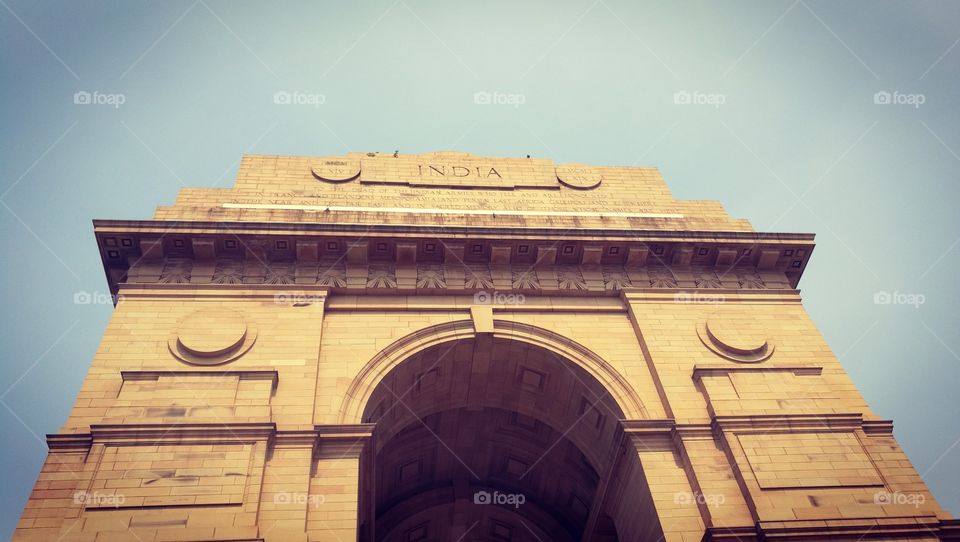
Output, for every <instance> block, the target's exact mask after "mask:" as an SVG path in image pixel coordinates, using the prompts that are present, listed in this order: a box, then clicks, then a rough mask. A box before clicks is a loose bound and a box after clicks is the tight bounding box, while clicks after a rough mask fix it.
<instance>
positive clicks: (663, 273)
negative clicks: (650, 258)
mask: <svg viewBox="0 0 960 542" xmlns="http://www.w3.org/2000/svg"><path fill="white" fill-rule="evenodd" d="M647 276H648V277H650V286H651V287H653V288H676V287H677V277H675V276H674V275H673V272H672V271H670V269H669V268H666V267H659V266H655V267H650V268H649V269H647Z"/></svg>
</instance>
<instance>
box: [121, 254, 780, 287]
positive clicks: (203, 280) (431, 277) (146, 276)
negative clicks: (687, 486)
mask: <svg viewBox="0 0 960 542" xmlns="http://www.w3.org/2000/svg"><path fill="white" fill-rule="evenodd" d="M350 265H355V264H350ZM350 269H351V272H350V274H348V264H347V262H346V260H344V259H342V258H339V259H332V258H331V259H325V260H321V261H320V262H312V263H310V262H291V261H286V262H283V261H280V262H269V263H264V262H261V261H260V260H257V259H253V260H247V259H221V260H218V261H216V262H214V261H204V262H200V261H194V260H192V259H189V258H182V257H178V258H166V259H163V260H137V261H135V262H133V265H132V266H131V268H130V270H129V271H128V273H127V282H129V283H131V284H150V283H155V284H171V285H175V284H215V285H216V284H222V285H230V284H266V285H273V286H286V285H294V284H302V285H318V286H326V287H330V288H357V287H361V288H362V287H364V286H365V287H366V288H371V289H390V288H404V289H407V288H416V289H418V290H447V289H449V290H453V291H459V290H467V291H470V290H472V291H476V290H494V289H497V281H496V280H494V272H493V269H492V268H491V267H490V266H489V265H487V264H477V263H470V264H459V263H457V264H441V263H420V264H410V265H406V266H404V267H401V268H399V269H398V267H397V264H394V263H388V262H373V263H369V264H361V265H359V266H355V267H350ZM682 269H683V276H684V277H689V279H688V278H685V279H684V281H687V280H690V281H692V283H693V284H692V285H693V286H694V287H696V288H705V289H708V288H737V287H739V288H741V289H746V290H762V289H768V288H770V286H768V285H767V283H766V282H765V281H764V279H763V278H762V277H761V276H760V274H759V273H758V272H757V271H755V270H753V269H738V270H732V271H731V274H730V278H727V279H726V280H724V278H723V277H721V276H720V275H719V274H718V273H717V271H716V270H714V269H712V268H705V267H695V268H692V269H691V268H682ZM644 273H645V274H646V277H647V280H644V279H640V278H639V277H643V276H644V275H643V274H644ZM348 276H354V277H355V278H356V279H357V280H358V283H357V282H353V280H354V279H348ZM507 277H509V280H510V283H509V286H507V285H506V284H503V285H501V286H499V287H500V288H503V289H506V288H512V289H514V290H526V291H535V290H549V291H597V292H603V291H606V292H617V291H620V290H625V289H629V288H637V287H651V288H678V287H679V286H678V284H679V282H680V281H679V280H678V278H677V275H675V274H674V272H673V270H672V269H671V268H670V267H666V266H661V265H653V266H649V267H642V266H632V267H629V268H628V267H626V266H623V265H603V266H602V267H598V266H586V267H582V266H577V265H560V266H544V267H536V268H533V267H530V268H525V267H521V266H518V267H515V268H513V269H510V270H509V271H507V275H506V276H505V277H504V279H506V278H507ZM590 277H593V278H590ZM631 277H632V278H631ZM733 277H736V279H734V278H733ZM398 278H399V280H398ZM588 279H589V280H588ZM601 279H602V290H601ZM498 280H499V279H498ZM638 280H640V281H641V282H643V284H640V283H638V282H637V281H638ZM648 284H649V286H648ZM687 284H688V283H687V282H684V285H687ZM776 287H779V286H776Z"/></svg>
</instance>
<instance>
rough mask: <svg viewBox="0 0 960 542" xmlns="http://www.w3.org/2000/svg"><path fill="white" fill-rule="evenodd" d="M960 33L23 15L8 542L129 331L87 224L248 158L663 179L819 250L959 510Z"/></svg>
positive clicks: (128, 9)
mask: <svg viewBox="0 0 960 542" xmlns="http://www.w3.org/2000/svg"><path fill="white" fill-rule="evenodd" d="M958 40H960V2H956V1H953V0H945V1H940V2H919V1H918V2H895V1H884V2H877V1H875V0H871V1H852V0H847V1H844V2H833V1H822V0H803V1H796V2H794V1H787V2H774V1H762V2H759V1H758V2H749V3H748V2H722V3H713V2H703V3H689V2H686V3H681V2H669V1H663V2H638V1H635V0H629V1H628V0H587V1H585V2H579V1H578V2H573V1H570V2H547V1H538V2H522V3H521V2H516V1H489V0H485V1H483V2H477V1H473V2H453V1H444V2H439V1H437V2H426V1H423V0H395V1H394V0H386V1H376V2H347V1H343V2H335V3H323V2H320V3H318V2H311V3H294V2H269V3H268V2H264V3H262V4H261V3H254V2H239V1H230V2H227V1H220V0H200V1H197V2H194V1H193V0H188V1H174V0H170V1H163V2H133V1H130V0H118V1H115V2H76V1H71V2H40V1H27V0H0V77H2V84H0V112H2V116H0V194H2V195H0V228H2V232H3V235H2V236H0V243H2V247H0V253H2V254H3V255H4V260H3V261H4V263H3V266H2V282H0V284H3V286H2V291H3V300H4V306H5V307H6V310H5V311H3V312H2V314H0V319H2V323H0V334H2V341H3V343H2V352H3V360H2V363H0V379H2V380H0V427H2V429H3V431H4V436H5V441H6V442H5V445H4V446H2V447H0V460H2V463H0V464H2V465H3V467H2V471H3V480H4V483H3V484H2V487H0V537H4V538H5V535H7V534H8V533H10V532H11V530H12V529H13V527H14V525H15V523H16V520H17V518H18V517H19V514H20V511H21V509H22V507H23V504H24V502H25V500H26V498H27V495H28V493H29V491H30V488H31V487H32V485H33V483H34V480H35V477H36V475H37V472H38V471H39V468H40V465H41V462H42V461H43V458H44V455H45V452H46V445H45V443H44V441H43V436H44V434H46V433H52V432H55V431H57V430H58V428H59V426H60V425H61V424H62V423H63V422H64V421H65V419H66V416H67V413H68V411H69V409H70V408H71V406H72V402H73V399H74V397H75V396H76V393H77V390H78V389H79V387H80V384H81V382H82V380H83V377H84V375H85V372H86V369H87V367H88V366H89V363H90V360H91V358H92V356H93V354H94V352H95V350H96V347H97V344H98V342H99V339H100V336H101V334H102V332H103V330H104V328H105V326H106V323H107V321H108V319H109V318H110V313H111V306H110V305H109V304H77V303H75V302H74V298H75V295H76V294H77V293H78V292H87V293H91V294H94V299H96V294H97V293H99V294H101V295H102V294H103V293H105V292H106V291H107V285H106V281H105V278H104V274H103V269H102V267H101V264H100V260H99V257H98V254H97V249H96V245H95V242H94V237H93V234H92V232H93V228H92V225H91V220H92V219H94V218H118V219H119V218H134V219H142V218H149V217H150V216H151V215H152V213H153V209H154V207H155V206H157V205H161V204H163V205H168V204H171V203H172V202H173V200H174V197H175V195H176V193H177V191H178V189H180V188H181V186H183V185H187V186H198V187H200V186H214V185H217V186H229V185H230V184H231V182H232V178H233V175H234V174H235V172H236V167H237V164H238V161H239V159H240V156H241V155H242V153H244V152H252V153H263V154H308V155H328V154H340V153H343V152H346V151H348V150H352V151H387V152H392V151H394V150H400V151H401V152H408V153H413V152H428V151H435V150H462V151H469V152H474V153H478V154H489V155H499V156H523V155H526V154H531V155H534V156H536V157H548V158H552V159H555V160H557V161H558V162H585V163H590V164H598V165H645V166H657V167H659V168H660V169H661V171H662V172H663V175H664V177H665V178H666V180H667V182H668V183H669V185H670V187H671V188H672V190H673V192H674V195H675V196H676V197H678V198H683V199H717V200H720V201H721V202H723V204H724V205H725V206H726V208H727V210H728V211H729V212H730V214H731V215H732V216H734V217H743V218H747V219H749V220H751V221H752V223H753V225H754V227H755V228H756V229H758V230H763V231H783V232H813V233H816V234H817V248H816V250H815V251H814V254H813V258H812V261H811V262H810V264H809V265H808V267H807V270H806V274H805V276H804V277H803V280H802V281H801V283H800V287H801V288H802V290H803V297H804V301H805V304H806V307H807V310H808V311H809V312H810V313H811V314H812V316H813V318H814V320H815V321H816V322H817V324H818V325H819V326H820V329H821V330H822V332H823V333H824V335H825V336H826V338H827V340H828V341H829V343H830V345H831V347H832V348H833V350H834V352H835V353H836V354H837V355H838V356H839V357H840V359H841V361H842V363H843V365H844V367H845V368H846V369H847V371H849V373H850V374H851V375H852V377H853V380H854V381H855V382H856V383H857V385H858V386H859V388H860V390H861V391H862V392H863V394H864V395H865V396H866V399H867V401H868V402H869V403H870V405H871V406H872V407H873V409H874V410H875V411H876V412H877V413H878V414H879V415H881V416H883V417H885V418H892V419H893V420H894V422H895V426H894V427H895V429H894V432H895V434H896V436H897V438H898V439H899V441H900V444H901V445H902V446H903V447H904V448H905V449H906V451H907V454H908V455H909V456H910V459H911V460H912V461H913V463H914V465H915V466H916V468H917V469H918V471H919V472H920V473H921V474H922V475H923V477H924V479H925V480H926V481H927V483H928V484H929V485H930V487H931V488H932V490H933V492H934V494H935V496H936V497H938V499H939V500H940V502H941V504H942V505H943V506H945V507H946V508H947V509H948V510H950V511H951V512H953V513H955V514H956V513H960V445H958V442H960V441H958V439H960V416H958V410H960V408H958V407H960V399H958V390H960V358H958V352H960V334H958V333H957V329H958V327H960V318H958V311H957V306H958V305H960V287H958V280H957V278H956V277H957V273H956V269H957V266H958V265H960V247H958V240H960V213H958V212H957V206H958V203H960V202H958V181H960V179H958V172H960V130H958V126H960V111H958V107H957V106H958V103H960V86H958V83H960V77H958V74H960V46H958ZM278 91H285V92H289V93H293V94H294V96H298V97H299V98H298V100H299V101H301V102H304V103H302V104H276V103H274V93H276V92H278ZM77 92H88V93H90V101H91V102H93V103H89V104H85V103H79V104H77V103H75V93H77ZM477 92H489V93H497V94H495V95H496V96H499V98H497V99H495V100H494V101H500V102H504V103H491V104H477V103H475V100H474V94H475V93H477ZM878 92H881V93H882V92H886V93H889V95H886V94H880V95H877V94H876V93H878ZM77 98H78V101H80V102H83V101H84V98H85V96H84V95H82V94H81V95H79V96H77ZM886 101H889V102H890V103H883V102H886ZM321 102H322V103H321ZM688 102H689V103H688ZM876 102H881V103H876ZM878 292H889V293H890V294H894V293H895V292H896V293H897V294H898V295H891V297H890V299H891V300H892V301H893V302H892V303H889V304H882V303H881V304H877V303H875V300H874V299H875V294H877V293H878ZM910 296H913V297H910ZM921 301H922V303H920V302H921ZM911 303H913V304H911Z"/></svg>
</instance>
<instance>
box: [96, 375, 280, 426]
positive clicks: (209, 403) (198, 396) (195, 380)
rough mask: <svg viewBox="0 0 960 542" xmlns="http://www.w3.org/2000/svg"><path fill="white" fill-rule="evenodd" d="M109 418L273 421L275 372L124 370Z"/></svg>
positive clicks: (122, 420) (116, 420) (126, 420)
mask: <svg viewBox="0 0 960 542" xmlns="http://www.w3.org/2000/svg"><path fill="white" fill-rule="evenodd" d="M122 375H123V384H122V385H121V387H120V393H119V394H118V395H117V398H116V400H115V401H114V403H113V405H112V406H111V407H110V408H109V409H108V410H107V414H106V418H105V419H106V421H107V422H109V423H131V422H133V423H142V422H143V421H144V418H146V419H149V420H150V423H177V422H181V421H185V420H189V421H191V422H196V421H205V420H212V421H228V422H262V421H270V399H271V394H272V391H273V387H274V385H275V381H276V372H275V371H246V372H216V373H214V372H175V371H171V372H162V371H124V372H123V373H122Z"/></svg>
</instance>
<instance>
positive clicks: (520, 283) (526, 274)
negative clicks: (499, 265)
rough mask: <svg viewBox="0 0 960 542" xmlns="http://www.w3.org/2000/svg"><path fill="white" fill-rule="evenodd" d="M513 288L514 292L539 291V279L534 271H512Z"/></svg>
mask: <svg viewBox="0 0 960 542" xmlns="http://www.w3.org/2000/svg"><path fill="white" fill-rule="evenodd" d="M512 275H513V280H512V282H513V288H514V289H515V290H539V289H540V278H539V277H537V272H536V270H534V269H525V270H520V271H513V273H512Z"/></svg>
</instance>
